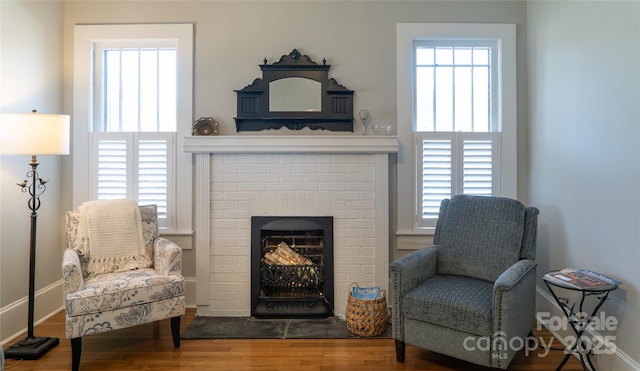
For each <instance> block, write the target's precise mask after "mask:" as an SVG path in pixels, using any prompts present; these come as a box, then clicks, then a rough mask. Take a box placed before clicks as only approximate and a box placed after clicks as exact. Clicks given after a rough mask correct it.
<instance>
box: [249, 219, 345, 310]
mask: <svg viewBox="0 0 640 371" xmlns="http://www.w3.org/2000/svg"><path fill="white" fill-rule="evenodd" d="M333 288H334V284H333V217H330V216H299V217H290V216H287V217H281V216H279V217H272V216H254V217H252V218H251V315H252V316H254V317H257V318H326V317H329V316H332V315H333V294H334V293H333Z"/></svg>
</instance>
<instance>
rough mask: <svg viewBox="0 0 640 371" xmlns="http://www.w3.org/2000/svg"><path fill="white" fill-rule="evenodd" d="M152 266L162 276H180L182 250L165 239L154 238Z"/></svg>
mask: <svg viewBox="0 0 640 371" xmlns="http://www.w3.org/2000/svg"><path fill="white" fill-rule="evenodd" d="M153 266H154V268H155V270H156V272H158V274H161V275H163V276H173V275H178V276H179V275H181V274H182V249H181V248H180V247H179V246H178V245H176V244H175V243H173V242H171V241H169V240H167V239H166V238H163V237H158V238H156V240H155V242H154V245H153Z"/></svg>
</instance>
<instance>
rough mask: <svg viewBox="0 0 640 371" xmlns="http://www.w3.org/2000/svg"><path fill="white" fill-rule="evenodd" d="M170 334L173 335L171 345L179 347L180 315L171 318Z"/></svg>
mask: <svg viewBox="0 0 640 371" xmlns="http://www.w3.org/2000/svg"><path fill="white" fill-rule="evenodd" d="M171 336H173V346H174V347H176V348H180V316H178V317H173V318H171Z"/></svg>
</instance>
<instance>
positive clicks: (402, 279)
mask: <svg viewBox="0 0 640 371" xmlns="http://www.w3.org/2000/svg"><path fill="white" fill-rule="evenodd" d="M437 263H438V247H437V246H429V247H425V248H423V249H420V250H417V251H414V252H412V253H410V254H408V255H405V256H403V257H402V258H400V259H398V260H396V261H394V262H393V263H391V264H390V265H389V275H390V277H389V278H390V283H389V298H390V305H391V316H392V319H393V321H392V324H393V337H394V339H396V340H401V341H404V323H403V318H404V317H403V316H402V296H403V295H404V294H406V293H407V291H409V290H411V289H412V288H414V287H416V286H418V285H419V284H420V283H421V282H424V281H426V280H427V279H429V278H431V277H433V276H435V275H436V268H437Z"/></svg>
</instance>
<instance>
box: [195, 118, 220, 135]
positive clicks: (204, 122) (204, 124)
mask: <svg viewBox="0 0 640 371" xmlns="http://www.w3.org/2000/svg"><path fill="white" fill-rule="evenodd" d="M217 134H218V122H217V121H216V120H214V119H213V117H200V118H199V119H197V120H196V121H195V122H194V123H193V130H192V132H191V135H217Z"/></svg>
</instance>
